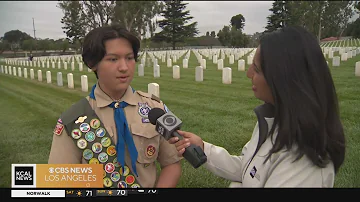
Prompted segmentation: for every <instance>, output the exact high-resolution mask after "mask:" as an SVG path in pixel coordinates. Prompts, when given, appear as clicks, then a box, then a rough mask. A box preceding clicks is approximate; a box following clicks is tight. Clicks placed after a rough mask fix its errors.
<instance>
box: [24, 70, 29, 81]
mask: <svg viewBox="0 0 360 202" xmlns="http://www.w3.org/2000/svg"><path fill="white" fill-rule="evenodd" d="M27 77H28V75H27V69H26V68H24V78H25V79H27Z"/></svg>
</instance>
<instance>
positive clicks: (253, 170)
mask: <svg viewBox="0 0 360 202" xmlns="http://www.w3.org/2000/svg"><path fill="white" fill-rule="evenodd" d="M256 171H257V169H256V167H255V166H254V167H253V168H252V169H251V171H250V176H251V177H252V178H254V176H255V174H256Z"/></svg>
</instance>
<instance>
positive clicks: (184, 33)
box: [159, 1, 199, 50]
mask: <svg viewBox="0 0 360 202" xmlns="http://www.w3.org/2000/svg"><path fill="white" fill-rule="evenodd" d="M187 4H188V3H183V2H182V1H165V7H164V10H163V11H162V12H161V16H163V17H164V18H165V19H163V20H160V21H159V27H160V28H161V29H162V31H161V32H160V35H161V36H162V37H163V38H164V39H165V41H166V42H168V43H171V44H172V48H173V50H175V45H176V43H178V42H184V41H185V39H186V38H188V37H193V36H195V35H197V34H198V33H199V31H198V30H197V28H196V26H197V22H193V23H191V24H188V25H185V24H186V23H187V22H188V21H189V20H191V19H193V17H192V16H190V11H188V10H187V11H184V10H185V8H186V5H187Z"/></svg>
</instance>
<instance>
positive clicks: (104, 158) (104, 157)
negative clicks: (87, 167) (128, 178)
mask: <svg viewBox="0 0 360 202" xmlns="http://www.w3.org/2000/svg"><path fill="white" fill-rule="evenodd" d="M98 159H99V161H100V162H101V163H105V162H106V161H107V160H108V159H109V156H108V155H107V154H106V153H105V152H101V153H100V154H99V156H98Z"/></svg>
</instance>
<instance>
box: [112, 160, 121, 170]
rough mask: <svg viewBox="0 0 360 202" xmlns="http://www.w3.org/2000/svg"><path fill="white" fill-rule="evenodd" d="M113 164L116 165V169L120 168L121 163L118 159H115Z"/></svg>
mask: <svg viewBox="0 0 360 202" xmlns="http://www.w3.org/2000/svg"><path fill="white" fill-rule="evenodd" d="M113 164H114V165H115V167H117V168H118V167H120V163H119V162H118V160H117V158H114V160H113Z"/></svg>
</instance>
